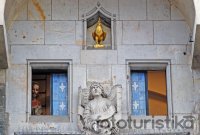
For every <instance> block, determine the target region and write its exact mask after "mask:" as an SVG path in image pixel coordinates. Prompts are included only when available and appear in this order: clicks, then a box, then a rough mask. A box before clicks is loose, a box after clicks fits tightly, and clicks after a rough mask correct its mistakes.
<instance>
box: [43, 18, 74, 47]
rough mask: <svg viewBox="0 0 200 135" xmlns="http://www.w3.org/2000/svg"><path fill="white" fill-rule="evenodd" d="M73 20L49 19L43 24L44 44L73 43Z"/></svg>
mask: <svg viewBox="0 0 200 135" xmlns="http://www.w3.org/2000/svg"><path fill="white" fill-rule="evenodd" d="M75 31H76V30H75V21H49V22H46V25H45V44H75Z"/></svg>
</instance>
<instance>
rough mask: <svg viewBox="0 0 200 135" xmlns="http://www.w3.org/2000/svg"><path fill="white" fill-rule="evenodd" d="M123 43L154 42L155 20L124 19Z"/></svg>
mask: <svg viewBox="0 0 200 135" xmlns="http://www.w3.org/2000/svg"><path fill="white" fill-rule="evenodd" d="M122 42H123V44H153V22H151V21H124V22H123V41H122Z"/></svg>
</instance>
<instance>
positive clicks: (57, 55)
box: [6, 0, 197, 135]
mask: <svg viewBox="0 0 200 135" xmlns="http://www.w3.org/2000/svg"><path fill="white" fill-rule="evenodd" d="M97 2H98V1H97V0H27V2H24V3H23V5H22V6H21V9H20V10H19V11H18V13H17V15H16V16H15V18H14V20H12V21H11V20H10V21H9V22H10V23H9V24H8V26H7V32H8V43H9V49H10V60H11V61H10V63H11V66H10V67H9V69H8V70H7V71H6V83H7V86H6V106H7V107H6V112H8V114H9V127H8V128H9V129H8V131H9V135H10V134H13V133H14V132H22V131H27V130H28V129H32V130H33V132H34V131H37V129H40V128H41V127H43V129H47V130H48V131H54V130H60V131H61V132H63V133H77V132H79V130H78V128H77V117H76V114H77V104H78V103H77V102H78V101H77V99H78V87H79V86H82V87H83V88H84V87H86V82H87V81H100V82H112V83H113V85H114V84H122V87H123V89H124V91H123V93H122V94H123V96H122V100H123V102H122V107H123V108H122V110H123V114H127V112H128V108H129V106H128V104H127V93H128V92H127V91H128V87H129V85H130V84H129V81H128V79H127V75H128V74H127V66H128V65H126V60H145V61H149V60H153V61H158V60H160V61H161V60H169V61H170V67H171V71H170V78H171V89H172V104H171V106H172V108H173V113H181V114H183V113H192V112H193V110H194V107H195V99H196V98H197V96H196V95H197V94H196V92H197V91H195V90H194V85H193V74H192V70H191V45H190V44H188V41H189V35H190V33H191V30H190V28H189V26H188V24H187V23H186V22H185V20H184V17H183V16H182V15H181V13H180V12H179V11H178V9H177V8H176V7H175V6H173V5H170V3H169V1H168V0H99V2H100V4H101V5H102V6H103V7H104V8H105V9H106V10H108V11H109V12H111V13H114V14H116V18H117V19H116V48H117V49H116V50H82V41H83V39H84V38H83V22H82V17H81V16H82V14H84V13H87V12H88V11H90V10H91V9H93V8H94V7H95V6H96V4H97ZM27 59H39V60H47V59H51V60H55V59H58V60H59V59H66V60H72V65H73V66H72V68H73V70H72V75H73V76H71V77H72V80H73V81H72V83H71V84H72V89H71V91H72V95H71V96H72V97H73V101H72V102H73V103H72V110H71V113H72V121H71V122H66V123H56V124H55V123H43V122H40V123H31V122H29V121H28V118H29V116H30V112H29V111H28V110H27V106H30V105H27V89H28V83H29V81H30V80H27V75H28V73H27ZM28 94H30V92H28ZM183 103H184V104H183ZM33 127H34V128H33Z"/></svg>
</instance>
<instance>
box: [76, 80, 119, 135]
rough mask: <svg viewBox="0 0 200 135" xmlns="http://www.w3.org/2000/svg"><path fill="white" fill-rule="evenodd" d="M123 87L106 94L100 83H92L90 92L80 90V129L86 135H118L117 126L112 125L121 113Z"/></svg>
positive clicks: (114, 88) (114, 87)
mask: <svg viewBox="0 0 200 135" xmlns="http://www.w3.org/2000/svg"><path fill="white" fill-rule="evenodd" d="M121 89H122V87H121V85H115V86H113V87H112V88H111V90H110V94H106V93H105V91H104V88H103V87H102V85H101V84H100V83H97V82H92V84H91V86H90V88H89V90H87V89H83V90H82V89H81V88H79V92H80V93H79V110H78V113H79V128H80V129H81V130H83V132H85V134H86V135H117V134H118V133H119V129H118V128H117V126H116V125H115V124H114V125H110V124H111V123H112V120H113V118H115V116H117V115H119V113H120V111H121V110H120V109H121V107H120V102H121V98H120V96H121V95H120V93H121Z"/></svg>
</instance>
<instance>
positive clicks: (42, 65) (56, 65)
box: [26, 59, 73, 123]
mask: <svg viewBox="0 0 200 135" xmlns="http://www.w3.org/2000/svg"><path fill="white" fill-rule="evenodd" d="M32 69H65V70H66V71H67V75H68V100H67V102H68V115H66V116H54V115H32V114H31V99H32ZM27 80H28V82H27V83H28V84H27V99H26V100H27V101H26V102H27V103H26V104H27V105H26V112H27V118H26V121H27V122H61V123H64V122H71V121H72V101H73V99H72V61H71V60H32V59H27Z"/></svg>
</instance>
